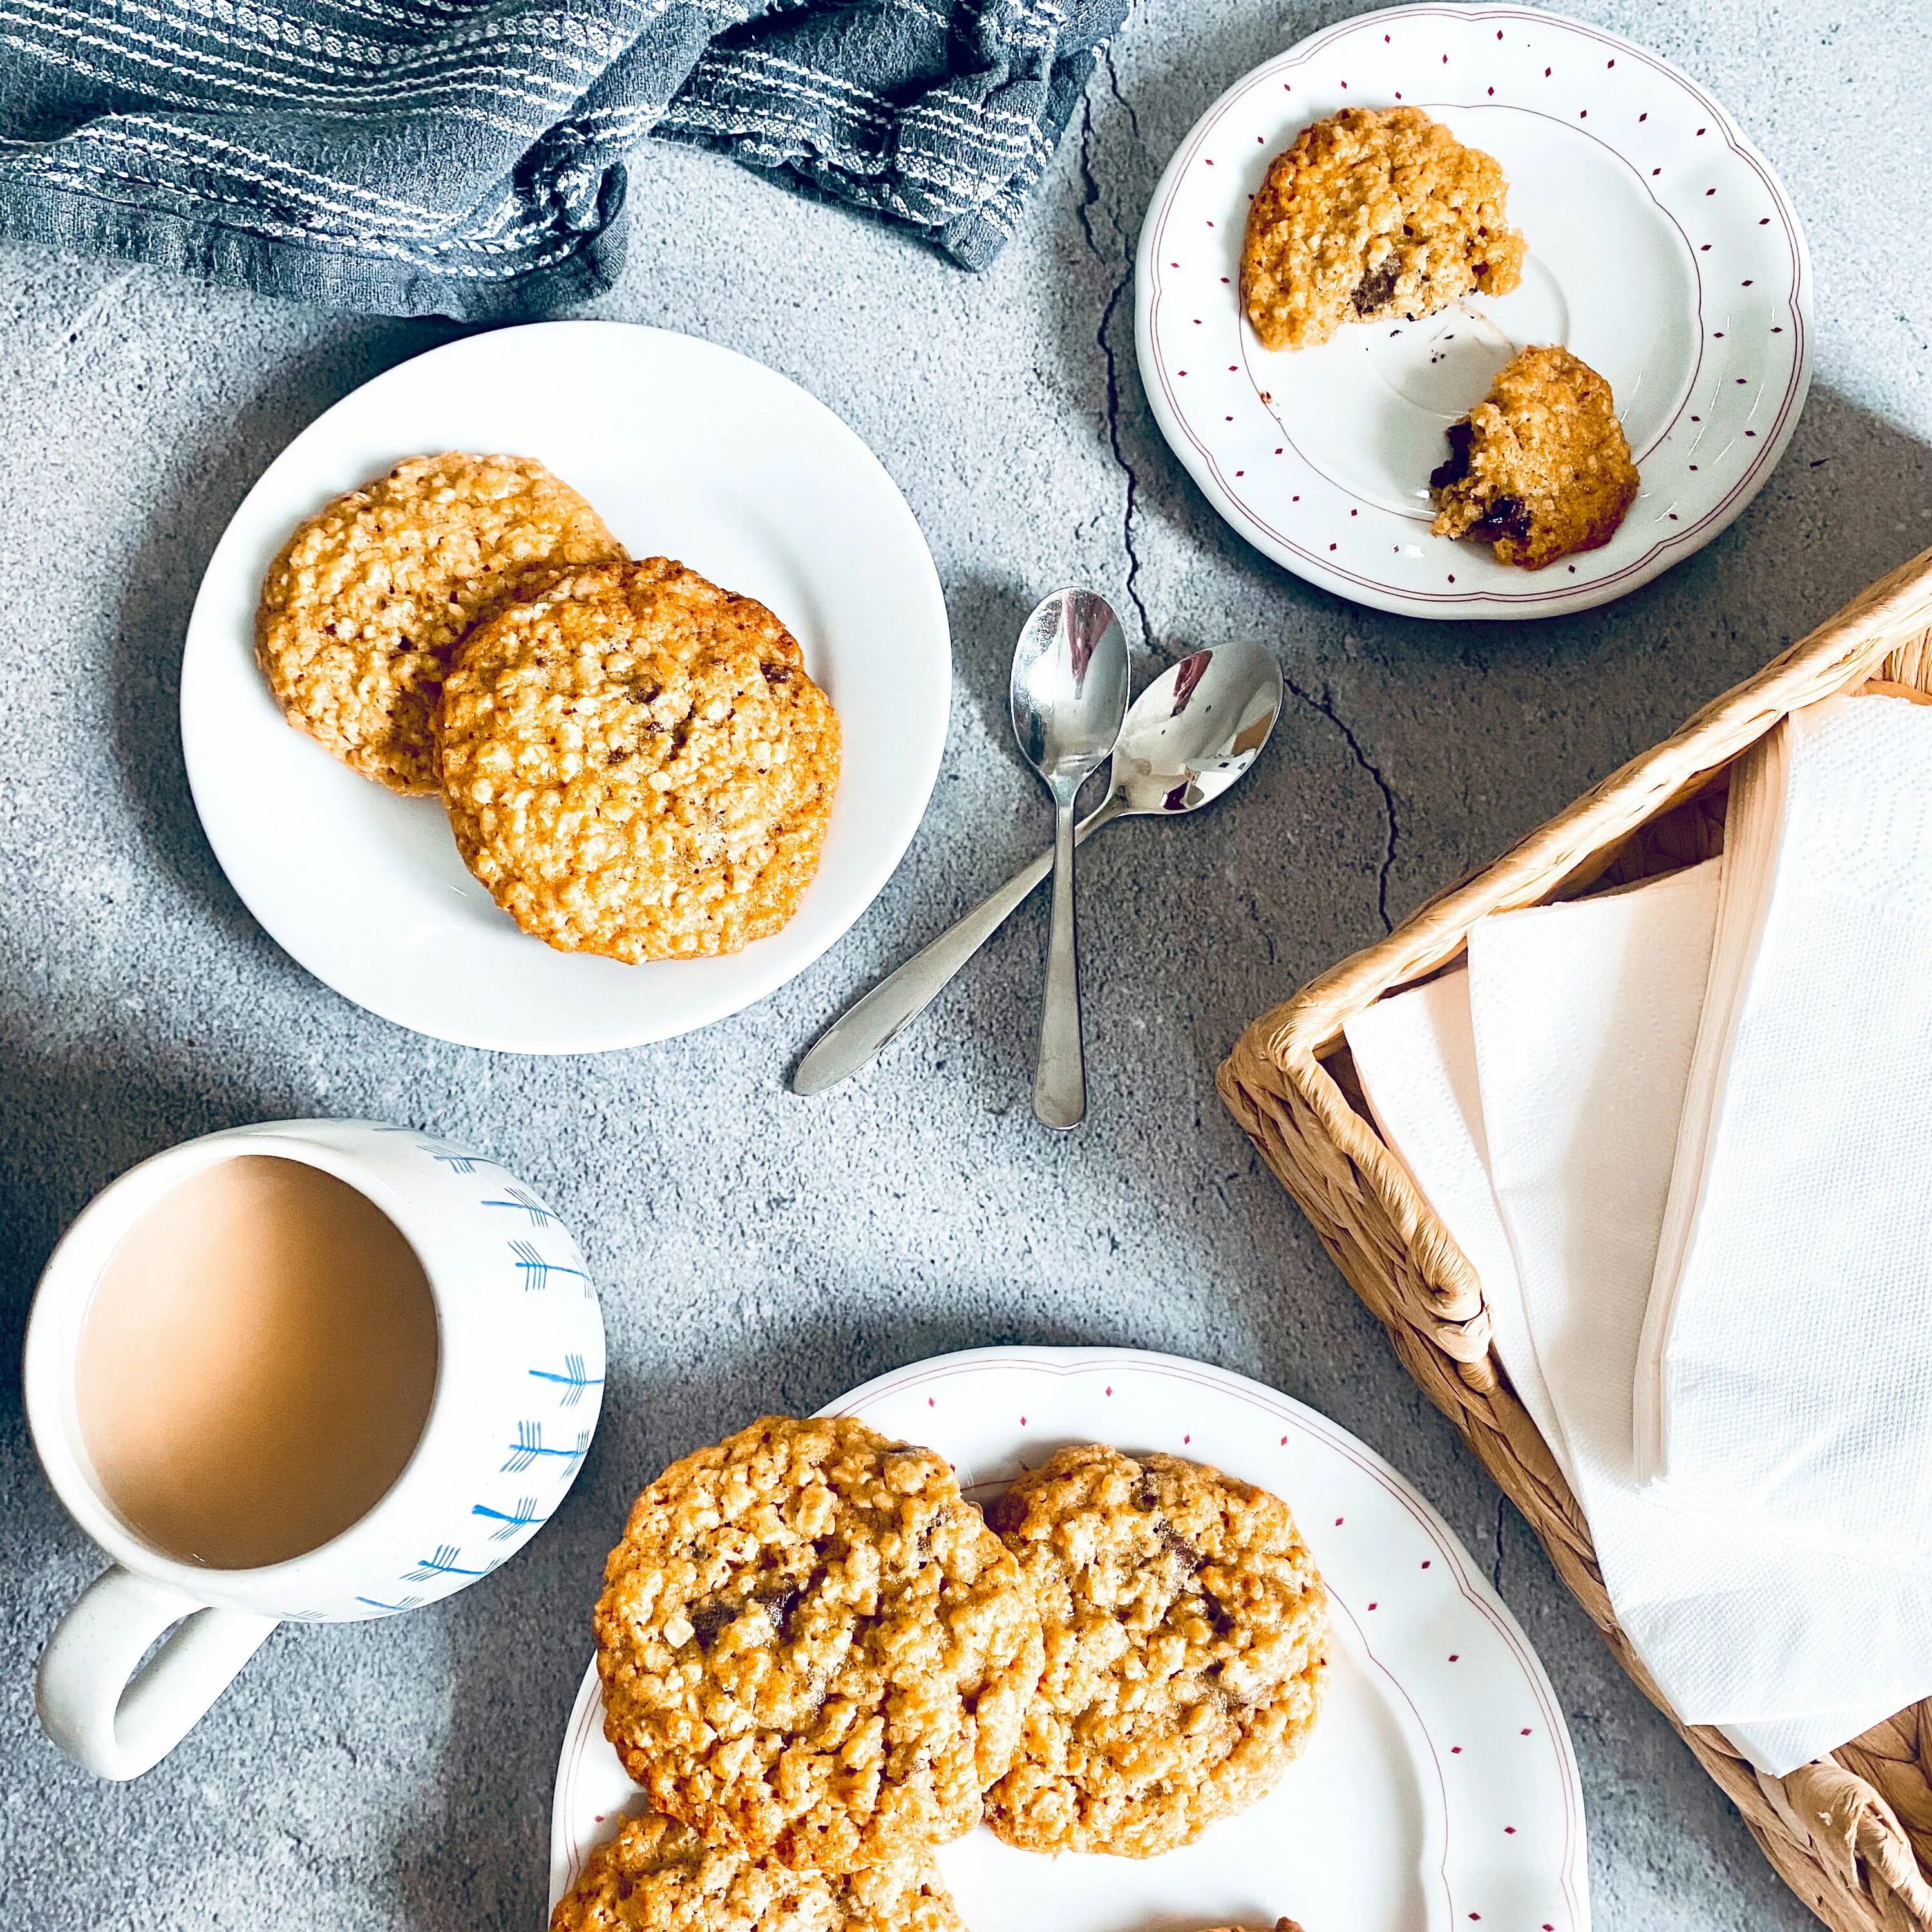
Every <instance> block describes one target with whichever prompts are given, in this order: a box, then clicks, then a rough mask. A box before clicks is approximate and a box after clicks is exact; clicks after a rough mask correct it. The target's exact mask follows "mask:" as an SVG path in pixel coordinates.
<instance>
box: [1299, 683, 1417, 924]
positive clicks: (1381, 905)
mask: <svg viewBox="0 0 1932 1932" xmlns="http://www.w3.org/2000/svg"><path fill="white" fill-rule="evenodd" d="M1281 675H1282V682H1283V683H1284V684H1286V685H1287V686H1288V688H1289V690H1290V691H1292V693H1293V694H1295V696H1296V697H1298V698H1300V699H1301V701H1302V703H1304V704H1305V705H1307V706H1308V707H1309V709H1310V710H1312V711H1319V712H1320V713H1321V714H1322V716H1323V717H1324V718H1327V719H1328V721H1329V723H1330V724H1332V725H1334V727H1335V728H1336V730H1337V731H1339V732H1340V733H1341V734H1342V742H1343V743H1344V744H1345V745H1347V746H1348V748H1349V754H1350V755H1351V756H1352V757H1353V758H1354V759H1355V762H1356V763H1357V764H1358V765H1359V766H1361V768H1362V769H1363V770H1364V771H1365V772H1367V773H1368V775H1369V776H1370V778H1371V779H1372V780H1373V781H1374V784H1375V787H1376V790H1378V791H1379V792H1380V793H1382V813H1383V815H1384V817H1386V818H1387V819H1388V840H1387V841H1386V843H1385V844H1384V846H1383V847H1382V869H1381V871H1380V872H1379V874H1377V876H1376V911H1377V912H1378V913H1380V915H1381V916H1382V930H1383V931H1384V932H1394V930H1395V921H1394V919H1391V918H1390V916H1389V907H1388V895H1389V876H1390V874H1391V873H1392V872H1393V871H1394V870H1395V855H1396V846H1397V842H1398V841H1399V840H1400V836H1401V830H1400V825H1399V824H1398V823H1397V818H1396V809H1395V792H1394V788H1393V787H1391V784H1389V781H1388V779H1387V778H1384V777H1383V776H1382V772H1381V769H1379V766H1377V765H1376V761H1375V760H1373V758H1371V757H1370V756H1369V754H1368V753H1367V751H1364V749H1363V748H1362V741H1361V739H1359V738H1358V737H1357V736H1355V733H1354V732H1353V731H1352V730H1350V729H1349V724H1348V721H1347V720H1346V718H1343V715H1342V714H1341V713H1340V712H1339V711H1337V709H1335V704H1334V700H1333V699H1332V698H1331V697H1329V696H1328V694H1327V693H1326V692H1324V693H1323V694H1322V696H1320V697H1316V695H1315V694H1314V693H1313V691H1306V690H1304V689H1303V688H1302V687H1301V685H1298V684H1297V683H1296V682H1295V680H1294V679H1293V678H1292V677H1290V676H1289V674H1288V673H1287V671H1286V670H1283V672H1282V674H1281Z"/></svg>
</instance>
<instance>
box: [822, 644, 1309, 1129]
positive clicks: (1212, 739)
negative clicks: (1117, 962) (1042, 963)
mask: <svg viewBox="0 0 1932 1932" xmlns="http://www.w3.org/2000/svg"><path fill="white" fill-rule="evenodd" d="M1281 706H1282V681H1281V667H1280V665H1279V664H1277V663H1276V661H1275V660H1274V657H1273V655H1271V653H1270V652H1268V651H1265V650H1264V649H1262V646H1260V645H1259V644H1252V643H1234V644H1217V645H1216V646H1214V648H1213V649H1211V650H1204V651H1196V652H1195V653H1194V655H1193V656H1192V657H1187V658H1182V659H1181V661H1180V662H1179V663H1178V664H1170V665H1169V667H1168V668H1167V669H1166V670H1165V671H1164V672H1163V673H1162V674H1161V675H1160V676H1159V677H1157V679H1155V680H1154V682H1153V683H1152V684H1151V685H1148V688H1147V689H1146V690H1145V691H1142V693H1141V694H1140V696H1139V697H1138V698H1136V700H1134V706H1133V709H1132V710H1131V711H1130V712H1128V713H1127V723H1126V724H1124V726H1123V727H1121V736H1120V742H1118V744H1117V745H1115V747H1114V766H1113V770H1112V773H1111V774H1110V779H1111V783H1110V786H1109V790H1108V793H1107V798H1106V802H1105V803H1104V804H1103V805H1101V806H1100V808H1099V809H1098V810H1097V811H1091V812H1089V813H1088V814H1087V816H1086V817H1085V818H1084V819H1082V820H1081V821H1080V823H1079V827H1078V828H1077V829H1076V831H1075V832H1074V838H1075V839H1076V841H1080V842H1082V843H1084V842H1085V840H1086V839H1087V838H1088V835H1090V834H1091V833H1093V832H1097V831H1099V830H1100V827H1101V826H1103V825H1107V824H1110V823H1112V821H1113V820H1115V819H1117V818H1130V817H1137V816H1139V815H1142V814H1153V813H1160V814H1163V815H1168V814H1178V813H1186V812H1190V811H1199V809H1200V808H1201V807H1202V806H1203V805H1210V804H1212V803H1213V802H1214V800H1215V799H1217V798H1219V797H1220V796H1221V794H1222V793H1223V792H1224V791H1226V790H1227V789H1228V788H1229V786H1230V785H1232V784H1234V783H1235V781H1237V780H1238V778H1241V775H1242V774H1243V773H1244V772H1246V771H1247V769H1248V767H1249V766H1250V765H1252V764H1253V763H1254V761H1255V760H1256V758H1257V757H1259V756H1260V755H1261V749H1262V746H1263V745H1265V744H1266V743H1267V742H1268V733H1270V732H1271V731H1272V730H1274V722H1275V720H1276V718H1277V717H1279V716H1280V713H1281ZM1052 868H1053V855H1052V853H1050V852H1043V853H1041V854H1040V856H1039V857H1038V858H1037V859H1035V860H1034V862H1033V863H1032V864H1031V865H1028V866H1027V867H1026V868H1025V869H1024V870H1023V871H1019V872H1016V874H1014V875H1013V877H1012V878H1011V879H1010V880H1008V881H1007V883H1006V884H1004V886H1001V888H1000V889H999V890H998V892H995V893H994V894H993V895H992V897H991V898H988V899H986V900H985V901H983V903H982V904H980V905H977V906H976V907H974V909H973V910H972V911H971V912H969V913H967V914H966V915H965V917H964V918H962V919H960V920H959V922H957V923H956V925H953V926H950V927H949V928H948V929H947V930H946V931H945V932H942V933H941V935H939V937H938V938H937V939H935V940H934V941H932V943H931V944H929V945H928V946H926V947H924V948H923V949H922V950H921V951H919V952H918V953H914V954H913V956H912V957H911V958H910V959H908V960H907V962H905V964H904V965H902V966H901V967H898V968H896V969H895V971H892V972H891V973H889V974H886V977H885V978H884V979H883V980H880V982H879V983H878V984H877V986H874V987H873V988H872V989H871V992H868V993H865V994H863V995H861V996H860V998H858V999H857V1000H856V1001H853V1004H851V1005H850V1006H849V1007H847V1008H846V1010H845V1011H844V1013H841V1015H840V1016H838V1019H835V1020H834V1021H833V1022H832V1024H831V1025H830V1026H829V1027H827V1028H826V1030H825V1031H824V1032H823V1033H822V1034H820V1036H819V1037H818V1039H817V1041H816V1042H815V1043H814V1045H813V1046H812V1048H811V1051H810V1052H808V1053H807V1054H806V1055H805V1058H803V1059H802V1060H801V1061H799V1064H798V1067H797V1069H796V1071H795V1072H794V1073H793V1075H792V1081H791V1085H792V1091H793V1093H794V1094H823V1092H825V1091H826V1089H827V1088H832V1087H835V1086H837V1085H838V1083H839V1082H841V1081H842V1080H848V1079H850V1078H851V1076H853V1074H855V1073H857V1072H858V1071H859V1069H860V1068H861V1067H868V1066H870V1065H871V1063H872V1061H874V1059H875V1058H877V1056H878V1055H879V1054H880V1052H881V1051H882V1050H883V1049H884V1048H885V1047H886V1046H887V1045H888V1044H889V1043H890V1042H891V1041H892V1040H895V1039H896V1038H897V1037H898V1034H900V1033H901V1031H903V1030H904V1028H906V1027H907V1026H909V1025H910V1024H911V1023H912V1022H913V1021H914V1020H916V1019H918V1017H919V1015H920V1014H921V1013H924V1012H925V1010H926V1008H927V1007H929V1006H930V1005H931V1004H932V1002H933V1001H935V999H937V998H938V997H939V995H940V993H941V991H942V989H944V987H945V986H946V984H947V982H948V981H949V980H951V979H952V977H953V975H954V974H956V973H957V972H958V971H959V969H960V968H962V966H964V965H965V964H966V962H967V961H968V960H969V959H971V958H972V956H974V953H977V952H978V951H979V950H980V947H983V945H985V944H986V941H988V940H989V939H991V938H992V936H993V935H994V934H995V933H996V932H998V931H999V929H1000V928H1001V926H1004V925H1005V923H1006V922H1007V920H1008V919H1010V918H1011V917H1012V916H1013V914H1014V913H1015V912H1016V911H1017V910H1019V907H1020V906H1021V905H1022V904H1023V903H1024V901H1025V899H1026V898H1027V896H1028V894H1030V893H1031V892H1032V891H1033V889H1034V887H1035V886H1037V885H1038V884H1039V883H1040V881H1041V880H1043V879H1044V878H1045V877H1046V875H1047V874H1048V873H1049V871H1052Z"/></svg>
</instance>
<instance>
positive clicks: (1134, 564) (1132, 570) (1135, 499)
mask: <svg viewBox="0 0 1932 1932" xmlns="http://www.w3.org/2000/svg"><path fill="white" fill-rule="evenodd" d="M1100 61H1101V65H1103V66H1104V67H1105V68H1106V71H1107V81H1108V86H1109V89H1110V90H1111V91H1112V94H1113V96H1114V98H1115V100H1116V101H1119V102H1120V104H1121V107H1123V108H1124V109H1125V110H1126V113H1127V120H1128V122H1129V124H1130V126H1132V127H1133V130H1134V137H1135V139H1136V140H1138V139H1139V138H1140V123H1139V121H1138V120H1137V119H1136V118H1135V115H1134V110H1133V109H1132V108H1131V107H1127V103H1126V101H1124V100H1122V99H1121V89H1120V83H1119V81H1118V78H1117V77H1115V72H1114V62H1113V55H1112V53H1111V52H1109V51H1107V50H1106V49H1103V51H1102V53H1101V55H1100ZM1080 184H1081V196H1080V232H1081V233H1082V236H1085V238H1086V242H1087V248H1088V253H1089V254H1091V255H1092V256H1093V257H1094V260H1095V261H1097V262H1098V263H1101V264H1102V265H1103V266H1106V267H1108V268H1110V269H1113V268H1114V267H1115V256H1116V254H1118V262H1119V266H1118V269H1115V275H1114V282H1113V286H1112V288H1111V289H1110V290H1109V292H1108V296H1107V301H1106V307H1105V308H1103V309H1102V310H1101V311H1100V323H1099V326H1097V328H1096V329H1095V330H1094V344H1095V346H1096V347H1097V348H1098V349H1099V350H1100V356H1101V360H1102V362H1103V363H1104V365H1106V371H1107V447H1108V449H1109V450H1110V451H1112V453H1113V458H1114V462H1115V466H1117V467H1118V469H1119V470H1120V472H1121V475H1122V477H1123V478H1125V480H1126V484H1127V496H1126V500H1125V502H1124V503H1123V505H1122V506H1121V549H1122V550H1123V551H1124V553H1126V556H1127V601H1128V602H1129V603H1130V604H1132V605H1133V609H1134V615H1135V617H1136V619H1137V620H1138V621H1139V625H1140V633H1141V642H1140V647H1141V649H1142V650H1144V651H1151V650H1152V649H1154V620H1153V619H1152V618H1151V616H1149V615H1148V607H1147V601H1146V599H1145V598H1143V597H1142V595H1141V587H1140V585H1141V556H1140V551H1139V548H1138V547H1137V546H1136V543H1135V540H1134V512H1135V511H1136V508H1138V507H1139V500H1140V477H1139V474H1138V473H1137V472H1136V470H1135V468H1134V466H1133V461H1132V460H1131V459H1130V458H1129V456H1128V455H1127V446H1126V444H1125V443H1124V440H1123V439H1122V437H1121V365H1120V359H1119V357H1118V355H1117V354H1116V353H1115V349H1114V335H1113V332H1114V317H1115V315H1116V314H1118V311H1119V309H1120V306H1121V302H1122V300H1123V299H1124V298H1125V296H1127V292H1128V290H1130V289H1131V288H1132V287H1133V280H1134V257H1133V248H1132V245H1131V244H1130V243H1129V242H1128V238H1127V235H1126V233H1125V232H1124V230H1123V229H1122V228H1121V223H1120V217H1118V215H1117V214H1115V212H1114V211H1113V209H1112V208H1111V207H1110V208H1109V209H1108V210H1107V219H1108V220H1109V222H1110V223H1112V226H1113V230H1114V249H1113V250H1112V251H1109V250H1107V249H1105V248H1102V247H1101V245H1100V238H1099V236H1097V235H1096V234H1095V233H1094V212H1093V211H1094V208H1097V206H1099V205H1100V201H1101V194H1100V178H1099V176H1098V175H1096V174H1095V172H1094V103H1093V99H1092V97H1091V95H1084V96H1083V97H1082V100H1081V103H1080ZM1124 244H1125V245H1124Z"/></svg>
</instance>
